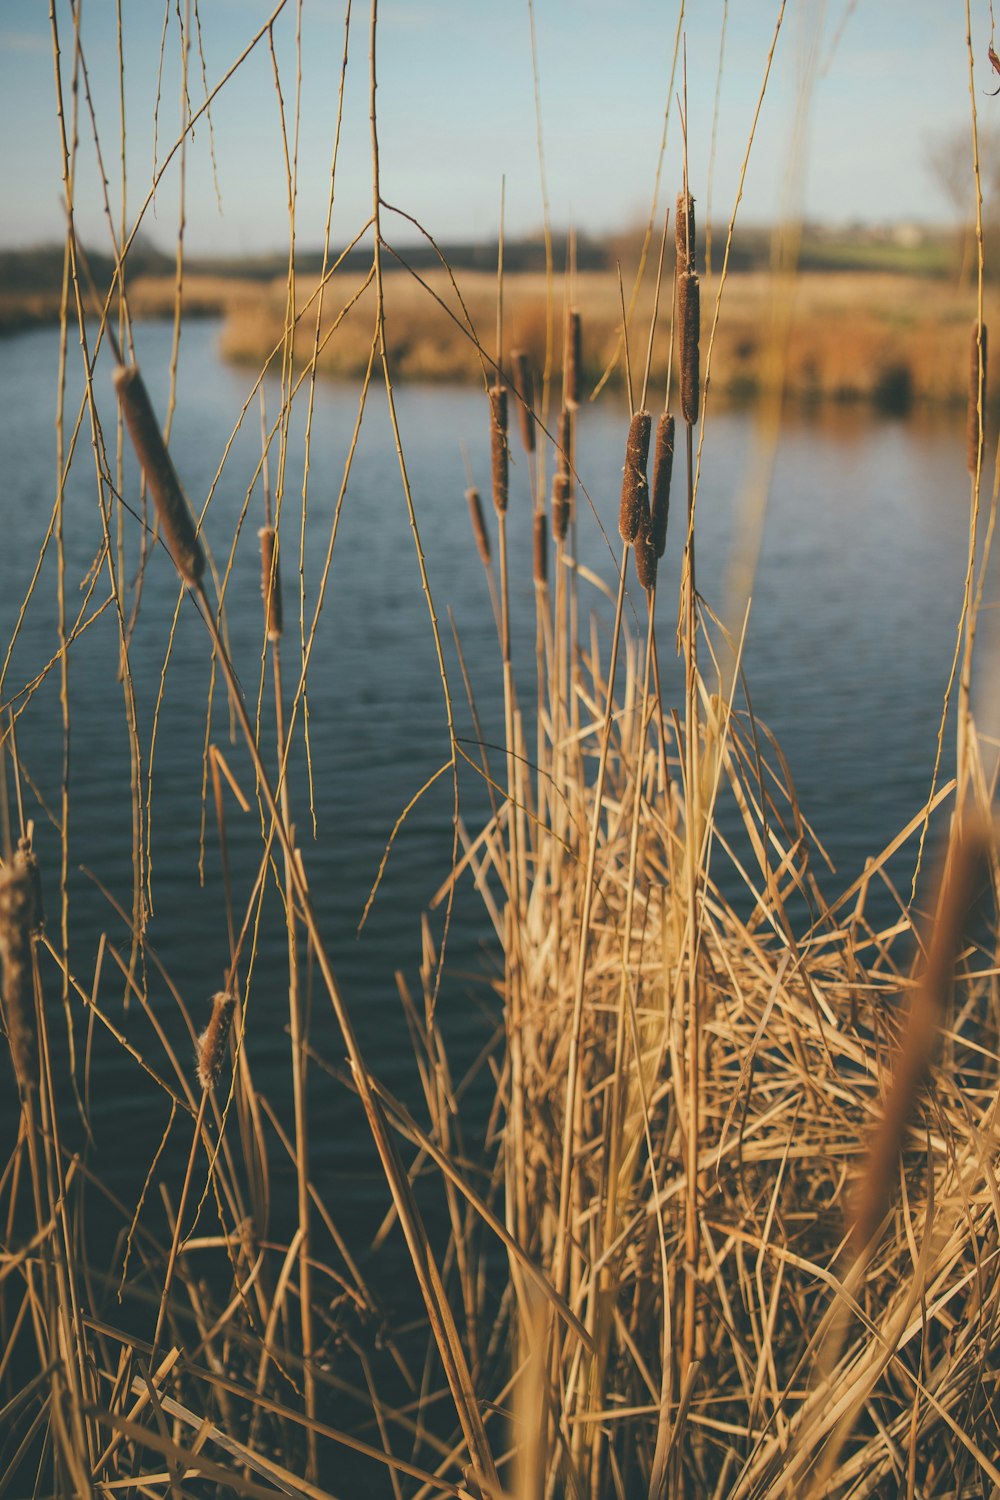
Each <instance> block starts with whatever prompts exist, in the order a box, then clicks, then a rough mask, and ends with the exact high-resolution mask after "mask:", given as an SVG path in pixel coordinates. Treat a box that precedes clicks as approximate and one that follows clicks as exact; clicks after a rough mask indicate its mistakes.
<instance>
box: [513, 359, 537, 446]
mask: <svg viewBox="0 0 1000 1500" xmlns="http://www.w3.org/2000/svg"><path fill="white" fill-rule="evenodd" d="M512 359H513V362H514V382H515V388H516V390H517V394H518V398H519V399H518V403H517V420H518V423H519V424H520V428H521V444H522V446H523V448H524V451H525V453H534V451H535V410H534V408H535V382H534V379H533V378H532V374H531V365H530V364H529V363H528V356H527V354H525V352H524V350H523V349H517V350H515V351H514V354H513V355H512Z"/></svg>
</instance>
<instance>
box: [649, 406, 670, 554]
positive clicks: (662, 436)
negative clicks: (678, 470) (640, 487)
mask: <svg viewBox="0 0 1000 1500" xmlns="http://www.w3.org/2000/svg"><path fill="white" fill-rule="evenodd" d="M674 426H675V423H674V419H673V417H672V416H671V415H670V413H669V412H666V411H662V412H661V413H660V417H659V421H658V422H657V424H656V450H655V452H654V454H653V493H652V498H651V501H650V507H649V509H650V524H649V535H650V538H651V540H652V543H653V547H654V548H655V550H656V555H657V557H662V556H663V550H664V548H665V547H666V545H667V516H668V515H669V513H670V476H671V474H672V473H673V468H674Z"/></svg>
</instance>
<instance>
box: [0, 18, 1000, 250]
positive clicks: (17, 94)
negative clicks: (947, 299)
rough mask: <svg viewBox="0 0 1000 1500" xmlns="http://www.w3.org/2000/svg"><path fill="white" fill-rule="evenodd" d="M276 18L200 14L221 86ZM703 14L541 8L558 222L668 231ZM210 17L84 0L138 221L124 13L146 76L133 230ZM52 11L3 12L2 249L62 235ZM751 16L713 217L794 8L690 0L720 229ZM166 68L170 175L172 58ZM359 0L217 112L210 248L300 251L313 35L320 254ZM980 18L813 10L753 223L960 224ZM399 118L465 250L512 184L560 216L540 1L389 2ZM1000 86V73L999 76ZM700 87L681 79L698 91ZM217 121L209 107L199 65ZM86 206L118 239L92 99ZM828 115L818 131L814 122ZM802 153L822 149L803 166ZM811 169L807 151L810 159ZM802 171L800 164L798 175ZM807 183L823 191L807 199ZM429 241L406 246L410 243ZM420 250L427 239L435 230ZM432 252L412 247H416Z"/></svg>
mask: <svg viewBox="0 0 1000 1500" xmlns="http://www.w3.org/2000/svg"><path fill="white" fill-rule="evenodd" d="M275 4H276V0H269V3H265V0H199V5H198V10H199V12H200V21H201V32H202V40H203V47H204V57H205V70H206V75H207V79H208V83H209V87H210V88H212V87H214V86H215V84H216V83H218V82H219V80H220V79H221V78H222V77H223V75H224V74H225V73H226V71H227V70H228V69H229V68H230V66H231V65H232V63H233V62H234V61H235V60H236V58H237V57H238V56H239V54H240V52H241V51H242V50H243V49H244V48H245V47H246V46H247V45H248V43H249V42H250V41H251V39H252V38H253V36H254V35H255V33H256V32H257V31H258V30H259V29H260V27H261V26H262V25H263V24H264V23H265V22H266V21H267V19H268V17H269V16H270V15H271V14H272V12H273V10H274V8H275ZM678 4H679V0H535V24H536V33H537V56H538V66H539V75H540V89H541V110H542V131H543V139H544V150H545V163H546V169H547V177H548V186H549V196H550V201H551V208H552V216H553V220H554V222H555V223H556V224H561V225H565V224H567V223H569V222H570V221H572V222H575V223H576V224H577V225H578V226H580V227H581V228H583V229H586V230H594V231H603V230H606V229H609V228H617V227H620V226H621V225H622V224H624V223H627V222H629V221H632V220H635V219H637V218H639V217H642V216H644V215H645V214H646V213H647V212H648V207H649V203H650V199H651V195H652V190H653V181H654V173H655V168H656V160H657V153H658V149H659V144H660V138H661V135H662V131H663V120H664V111H665V108H666V106H667V103H668V85H669V78H670V63H671V56H672V52H673V47H674V36H675V32H676V28H677V18H678ZM188 5H189V6H190V9H191V15H192V20H193V18H194V10H195V7H194V0H168V3H167V0H82V29H81V41H82V48H83V55H84V58H85V61H86V64H87V68H88V71H89V75H90V86H91V94H92V98H93V103H94V111H95V115H96V119H97V130H98V137H99V140H100V145H101V150H102V153H103V160H104V168H105V172H106V175H107V177H108V180H109V190H110V197H111V202H112V205H113V210H114V214H115V218H116V220H117V219H118V217H119V216H120V212H121V196H122V186H121V184H122V165H121V130H120V117H119V108H120V100H119V68H118V40H117V30H118V12H119V8H120V10H121V12H122V28H123V48H124V59H125V83H124V110H125V127H126V135H125V147H126V150H125V162H126V185H127V195H126V218H127V221H128V224H129V227H131V225H132V224H133V223H134V221H135V218H136V215H137V214H138V212H139V210H140V208H141V207H142V204H143V202H144V200H145V198H146V196H147V193H148V192H149V189H150V185H151V182H152V176H153V163H154V159H155V160H157V161H158V162H162V160H163V157H164V155H165V154H166V152H167V151H168V150H169V148H170V147H171V146H172V145H173V144H174V141H175V139H176V137H177V133H178V128H179V123H180V118H181V113H180V93H181V87H180V79H181V74H180V55H181V47H180V35H181V32H180V27H179V24H178V7H179V10H180V13H181V15H183V14H184V12H185V8H186V6H188ZM48 8H49V7H48V4H47V3H45V0H0V129H2V141H3V149H2V151H0V202H2V204H3V205H4V208H3V217H2V221H0V243H3V244H7V245H10V244H20V245H26V244H33V243H37V242H40V241H44V240H51V239H54V238H59V237H61V234H62V228H63V222H64V220H63V211H62V207H61V202H62V198H61V194H62V185H61V158H60V151H59V135H58V123H57V118H56V109H55V88H54V75H53V45H52V32H51V27H50V23H49V18H48ZM726 9H727V10H728V20H727V24H726V31H725V55H724V64H723V71H722V79H721V91H720V110H719V117H718V130H717V147H716V159H715V170H714V177H713V180H712V193H711V197H712V210H713V218H716V219H721V218H727V217H728V216H729V214H730V212H731V210H732V206H733V201H734V198H735V194H736V189H737V184H738V180H739V170H740V164H741V161H742V157H743V153H744V151H745V148H746V142H747V137H748V133H749V130H750V126H751V122H752V119H753V112H754V109H755V106H756V101H757V96H758V93H759V90H760V85H761V81H762V78H763V72H764V67H765V63H766V59H767V54H768V50H769V48H770V46H771V42H772V38H773V35H774V28H775V22H776V19H777V16H778V11H779V0H728V7H727V6H726V0H687V6H686V14H685V18H684V34H685V37H686V46H687V78H688V115H689V152H690V169H691V180H692V190H693V192H694V194H695V196H696V198H698V199H700V201H701V203H702V206H703V207H702V212H704V205H705V200H706V197H707V195H708V180H709V159H710V145H711V140H712V133H713V112H714V100H715V94H716V79H717V74H718V67H719V50H720V35H721V31H722V21H723V14H724V10H726ZM56 11H57V19H58V24H59V40H60V44H61V48H62V73H63V79H64V89H65V99H66V105H67V110H69V109H70V108H71V91H70V83H71V75H72V63H73V7H72V6H71V4H70V0H56ZM165 13H166V16H167V29H166V43H165V57H164V64H163V69H162V79H161V82H160V96H161V97H160V105H159V119H158V129H157V140H156V151H155V157H154V131H153V125H154V113H155V106H156V99H157V76H158V67H159V57H160V42H161V35H162V33H163V28H164V16H165ZM345 14H346V0H301V3H299V0H287V3H286V4H285V6H284V7H283V9H282V10H281V13H280V15H279V16H278V18H277V20H276V21H275V24H274V28H273V41H274V60H272V56H271V52H270V49H269V47H268V41H267V37H266V36H265V38H264V39H263V40H262V41H261V42H260V43H258V45H257V47H256V48H255V49H254V51H253V52H252V53H251V55H250V57H249V58H248V59H247V60H246V62H245V63H244V64H243V65H242V67H241V68H240V69H239V70H238V72H237V73H236V75H235V76H234V77H233V79H232V80H231V81H230V82H229V83H227V84H226V85H225V86H224V88H223V89H222V91H221V92H220V94H219V96H218V97H217V99H216V100H215V103H214V104H213V106H212V112H211V113H212V127H213V133H214V147H215V158H216V164H217V169H218V181H219V188H220V191H221V213H220V209H219V205H218V203H217V202H216V197H215V188H214V185H213V171H212V162H211V155H210V138H209V131H208V129H207V126H206V124H205V123H204V121H203V122H202V123H201V124H199V125H198V126H197V127H196V130H195V136H194V139H193V141H192V142H191V143H190V145H189V148H188V151H187V161H186V196H187V244H188V246H189V248H190V249H191V250H193V251H197V252H204V251H219V252H227V253H229V252H251V251H260V250H274V249H278V248H281V247H282V246H287V242H288V215H287V206H286V205H287V191H286V177H285V158H284V150H283V146H282V136H281V127H280V109H279V96H278V91H277V89H276V86H275V76H274V72H275V62H276V64H277V71H278V77H279V79H280V85H281V95H282V98H283V101H284V111H285V119H286V124H287V127H288V131H289V137H291V131H292V126H293V122H294V111H295V96H296V27H297V22H299V20H300V22H301V62H302V66H301V79H302V84H301V106H300V108H301V118H300V128H299V153H298V198H297V233H298V237H299V241H300V243H301V244H303V245H315V244H318V243H319V242H320V239H321V236H322V230H323V224H324V221H325V216H326V206H327V197H328V183H329V170H330V158H331V152H332V147H333V140H334V131H335V125H336V116H337V89H338V81H339V76H340V67H341V57H342V53H343V47H344V36H345ZM368 24H369V7H368V5H366V4H365V3H363V0H355V3H354V5H353V8H352V10H351V21H350V36H349V62H348V81H347V87H346V93H345V103H344V118H343V128H342V138H341V152H340V158H339V165H338V171H337V183H336V201H335V209H334V221H333V224H334V228H333V238H334V242H335V243H339V244H342V243H344V242H345V241H346V240H347V239H349V238H350V237H351V236H352V235H353V234H354V232H356V230H357V229H358V228H360V226H361V224H362V223H363V222H364V220H365V218H366V217H367V215H368V212H369V206H370V201H371V178H370V159H369V135H368ZM965 31H966V26H965V4H964V0H826V3H825V4H824V3H822V0H787V4H786V8H785V18H784V23H783V26H782V29H781V33H780V36H779V39H778V44H777V48H776V52H775V61H774V69H773V73H772V78H771V83H770V85H769V89H768V93H767V96H766V98H765V101H764V107H763V111H762V114H761V120H760V125H759V129H758V135H757V139H756V142H755V145H754V149H753V154H752V157H751V165H750V170H749V173H748V176H747V182H746V192H745V197H744V204H743V207H742V209H741V212H742V213H744V214H745V215H746V217H747V218H750V219H758V220H760V219H768V218H770V217H772V216H773V215H774V214H775V213H776V212H778V211H780V210H781V209H782V208H783V207H788V206H791V207H793V208H794V207H799V208H801V209H803V210H804V212H805V213H806V214H807V215H808V216H809V217H812V218H822V219H827V220H834V221H843V220H847V219H863V220H874V221H885V220H889V219H898V218H915V219H921V220H935V221H944V220H947V219H948V218H949V215H950V212H951V210H950V208H949V205H948V201H947V198H946V197H945V195H944V194H943V192H942V190H941V189H940V187H939V186H938V185H937V184H936V183H935V182H934V180H933V178H932V177H931V175H930V174H929V173H928V170H927V165H926V163H927V154H928V150H929V148H930V147H931V146H932V145H933V143H934V142H936V141H940V140H941V139H943V138H945V137H947V136H948V135H949V134H950V133H954V132H959V131H962V130H963V129H964V130H965V131H966V132H967V131H968V126H969V78H968V55H967V51H966V43H965ZM972 39H973V46H974V49H975V53H976V86H975V98H976V105H977V108H978V111H979V116H980V121H981V124H982V125H983V126H984V127H986V128H990V127H995V126H996V125H997V124H998V123H1000V98H997V99H993V98H991V97H990V96H989V93H988V90H989V89H990V88H991V87H992V83H991V73H990V69H989V65H988V62H987V59H986V50H987V45H988V43H989V40H990V9H989V0H972ZM378 80H379V90H378V110H379V120H380V138H381V157H382V189H383V195H384V197H385V198H387V199H388V200H389V201H391V202H393V203H395V204H398V205H399V206H400V207H402V208H405V209H407V210H408V211H409V212H411V213H413V214H415V215H416V216H417V217H419V218H420V219H421V220H422V222H423V223H424V224H425V225H426V226H427V228H428V229H430V230H431V231H432V232H433V233H434V234H435V235H436V236H438V237H440V238H444V239H451V240H454V239H458V238H467V239H473V238H482V237H486V236H490V235H494V234H495V233H496V229H497V224H498V219H499V199H500V182H501V178H502V177H504V176H505V177H506V183H507V189H506V191H507V228H508V231H509V232H510V233H512V234H515V233H520V232H523V231H526V230H530V229H532V228H535V227H537V226H538V225H539V224H540V222H541V218H542V199H541V191H540V185H539V167H538V152H537V144H536V128H535V110H534V94H533V83H532V62H531V34H530V19H529V9H528V3H527V0H380V4H379V38H378ZM998 82H1000V80H998ZM679 87H680V75H679V74H678V79H677V83H676V88H678V89H679ZM188 89H189V93H190V96H191V99H192V103H193V106H194V107H195V108H197V106H198V105H199V104H200V103H201V102H202V101H203V100H204V96H205V88H204V83H203V80H202V73H201V63H200V60H199V58H198V54H197V51H196V50H192V52H191V54H190V61H189V76H188ZM79 111H80V114H79V139H80V146H79V162H78V167H77V176H76V188H75V202H76V208H77V214H78V222H79V224H80V227H81V231H82V233H83V235H84V237H85V238H86V239H88V240H91V241H94V242H99V243H101V244H102V245H103V246H105V247H107V246H109V245H110V237H109V234H108V230H107V227H106V224H105V223H104V221H103V219H102V209H101V206H102V197H101V193H100V180H99V176H98V173H97V170H96V152H95V146H94V134H93V128H92V125H91V122H90V119H89V114H88V110H87V104H86V99H85V96H84V92H83V90H82V88H81V90H80V95H79ZM802 122H805V123H804V125H803V123H802ZM799 148H800V149H799ZM797 151H798V154H797ZM680 153H681V132H680V129H679V118H678V110H677V107H676V103H675V104H674V105H673V107H672V109H671V116H670V125H669V136H668V154H667V160H666V165H665V170H664V185H665V188H666V190H667V191H668V192H669V193H670V195H671V196H672V195H673V193H674V192H675V191H676V188H677V185H678V181H679V177H680V161H681V155H680ZM179 165H180V162H179V155H178V156H175V158H174V161H173V163H172V164H171V166H170V167H169V168H168V170H167V172H166V174H165V175H164V177H163V181H162V183H161V186H160V188H159V190H158V195H157V201H156V204H155V217H154V214H153V211H152V210H150V211H149V213H147V215H146V218H145V220H144V228H145V229H146V230H147V231H148V232H149V233H150V234H151V236H152V237H153V238H154V240H156V242H157V243H159V244H160V245H161V246H163V247H165V248H170V247H172V245H173V242H174V239H175V236H176V232H177V223H178V202H179V191H180V177H179ZM797 168H798V170H797ZM796 182H799V183H801V184H802V185H803V186H802V188H801V191H800V192H796V190H795V187H794V184H795V183H796ZM387 232H389V233H390V234H391V233H396V234H397V237H399V238H403V237H404V236H403V234H402V232H400V231H395V230H388V226H387ZM411 233H412V232H411ZM411 233H410V234H408V235H407V236H406V237H411Z"/></svg>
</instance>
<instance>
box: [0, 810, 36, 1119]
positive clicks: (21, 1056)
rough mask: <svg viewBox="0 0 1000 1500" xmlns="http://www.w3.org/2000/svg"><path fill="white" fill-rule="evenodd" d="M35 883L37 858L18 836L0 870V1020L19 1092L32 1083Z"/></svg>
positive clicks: (31, 1085)
mask: <svg viewBox="0 0 1000 1500" xmlns="http://www.w3.org/2000/svg"><path fill="white" fill-rule="evenodd" d="M37 886H38V862H37V860H36V859H35V856H34V854H32V852H31V848H30V845H28V844H26V841H25V840H24V839H22V840H21V843H20V845H19V846H18V850H17V853H16V854H15V855H14V857H13V859H11V860H10V862H9V863H8V864H6V865H5V866H4V867H3V869H2V870H0V962H2V964H3V1013H4V1024H5V1026H6V1029H7V1040H8V1042H9V1043H10V1054H11V1057H12V1059H13V1062H14V1072H15V1073H16V1074H17V1081H18V1085H19V1087H20V1090H21V1093H22V1095H23V1094H25V1093H27V1091H28V1090H29V1089H31V1088H34V1087H35V1084H36V1082H37V1072H36V1068H37V1063H36V1053H35V1028H34V986H33V980H32V970H31V937H32V933H34V932H36V931H38V929H39V921H40V912H39V911H38V910H37V906H36V903H37V896H36V891H37Z"/></svg>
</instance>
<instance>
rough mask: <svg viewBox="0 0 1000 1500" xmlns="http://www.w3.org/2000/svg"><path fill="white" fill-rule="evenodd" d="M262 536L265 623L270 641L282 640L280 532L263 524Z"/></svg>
mask: <svg viewBox="0 0 1000 1500" xmlns="http://www.w3.org/2000/svg"><path fill="white" fill-rule="evenodd" d="M257 535H258V536H259V537H260V591H261V593H262V595H263V596H264V623H265V625H266V626H267V638H268V640H269V641H280V639H281V630H282V613H281V574H280V573H279V571H278V533H277V532H276V531H275V529H274V527H273V526H262V527H261V528H260V530H259V531H258V533H257Z"/></svg>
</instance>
